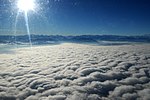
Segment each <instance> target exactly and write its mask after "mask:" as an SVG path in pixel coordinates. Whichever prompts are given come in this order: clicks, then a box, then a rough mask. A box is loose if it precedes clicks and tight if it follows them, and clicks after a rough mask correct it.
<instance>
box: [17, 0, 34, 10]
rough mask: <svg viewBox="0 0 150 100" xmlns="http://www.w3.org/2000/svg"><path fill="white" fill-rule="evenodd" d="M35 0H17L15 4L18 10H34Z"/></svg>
mask: <svg viewBox="0 0 150 100" xmlns="http://www.w3.org/2000/svg"><path fill="white" fill-rule="evenodd" d="M34 1H35V0H18V3H17V6H18V8H19V10H21V11H25V12H28V11H30V10H34V8H35V2H34Z"/></svg>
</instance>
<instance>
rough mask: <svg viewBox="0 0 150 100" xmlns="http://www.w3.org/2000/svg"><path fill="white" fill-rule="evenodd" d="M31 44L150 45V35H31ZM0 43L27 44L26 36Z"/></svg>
mask: <svg viewBox="0 0 150 100" xmlns="http://www.w3.org/2000/svg"><path fill="white" fill-rule="evenodd" d="M31 40H32V43H33V44H56V43H62V42H71V43H99V42H100V41H112V42H146V43H150V35H143V36H119V35H79V36H61V35H31ZM0 43H7V44H14V43H17V44H23V43H29V39H28V35H21V36H16V37H14V36H11V35H7V36H0Z"/></svg>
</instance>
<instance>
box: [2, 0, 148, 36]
mask: <svg viewBox="0 0 150 100" xmlns="http://www.w3.org/2000/svg"><path fill="white" fill-rule="evenodd" d="M35 4H36V9H34V11H29V12H28V19H29V28H30V33H31V34H43V35H44V34H48V35H95V34H98V35H145V34H150V6H149V5H150V0H36V1H35ZM17 12H18V8H17V0H0V35H13V34H14V31H15V30H16V31H17V34H18V35H22V34H27V31H26V25H25V20H24V14H23V13H22V12H20V13H19V16H18V18H17V21H16V16H17ZM15 23H17V24H16V27H15Z"/></svg>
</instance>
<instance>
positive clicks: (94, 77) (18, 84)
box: [0, 44, 150, 100]
mask: <svg viewBox="0 0 150 100" xmlns="http://www.w3.org/2000/svg"><path fill="white" fill-rule="evenodd" d="M13 51H14V52H15V53H14V54H0V61H1V62H0V99H2V100H17V99H18V100H24V99H25V100H100V99H104V100H109V99H114V100H115V99H127V100H133V99H137V100H141V99H143V100H149V99H150V96H149V94H150V88H149V87H150V68H149V66H150V45H149V44H141V45H123V46H91V45H81V44H61V45H55V46H42V47H33V48H32V50H31V49H30V48H20V49H16V50H13Z"/></svg>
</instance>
